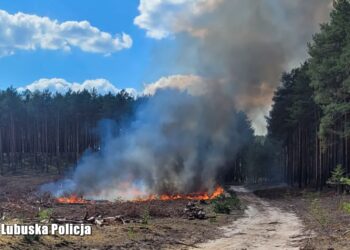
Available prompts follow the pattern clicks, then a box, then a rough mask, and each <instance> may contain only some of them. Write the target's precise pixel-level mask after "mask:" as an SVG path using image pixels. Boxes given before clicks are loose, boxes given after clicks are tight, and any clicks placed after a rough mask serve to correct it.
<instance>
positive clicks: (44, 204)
mask: <svg viewBox="0 0 350 250" xmlns="http://www.w3.org/2000/svg"><path fill="white" fill-rule="evenodd" d="M57 178H58V177H57V176H35V177H34V176H8V177H0V214H1V216H0V223H6V224H15V223H17V224H25V223H28V224H34V223H48V218H46V217H48V215H47V213H46V212H47V211H49V217H50V218H51V217H52V218H64V219H69V220H81V219H82V218H83V217H86V216H97V215H100V216H103V217H108V216H117V215H121V216H122V217H123V219H124V220H125V222H126V223H125V224H122V223H121V222H114V223H111V224H108V225H103V226H97V225H93V228H92V232H93V233H92V235H91V236H84V237H78V236H39V237H35V238H28V237H23V236H0V249H187V248H188V247H193V246H195V245H196V244H198V243H201V242H204V241H207V240H210V239H215V238H219V237H220V236H221V233H222V232H221V231H220V229H219V228H221V227H222V226H224V225H228V224H230V223H232V222H233V221H234V220H236V219H237V218H239V217H241V216H242V214H243V211H242V210H234V211H232V213H231V214H230V215H225V214H216V213H214V211H213V205H212V204H210V203H209V202H206V203H201V202H196V206H198V207H200V208H202V209H203V210H204V211H205V212H206V214H207V215H208V217H210V218H207V219H205V220H198V219H194V220H189V219H188V217H187V216H186V214H185V212H184V208H185V207H186V205H187V204H188V201H186V200H177V201H149V202H138V203H136V202H120V201H119V202H118V201H117V202H107V201H104V202H95V203H88V204H59V203H57V202H56V201H55V199H53V198H52V197H50V196H48V195H39V194H38V193H37V190H38V188H39V187H40V185H42V184H44V183H47V182H50V181H52V180H55V179H57ZM43 211H44V212H43ZM45 216H46V217H45Z"/></svg>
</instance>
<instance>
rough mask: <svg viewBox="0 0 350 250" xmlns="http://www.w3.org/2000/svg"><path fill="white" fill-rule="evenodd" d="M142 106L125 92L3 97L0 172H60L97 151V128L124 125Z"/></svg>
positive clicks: (8, 93) (14, 92)
mask: <svg viewBox="0 0 350 250" xmlns="http://www.w3.org/2000/svg"><path fill="white" fill-rule="evenodd" d="M140 102H142V99H139V100H135V99H134V98H133V97H131V96H130V95H129V94H128V93H126V92H125V91H121V92H120V93H118V94H116V95H113V94H107V95H103V96H102V95H98V94H97V93H96V92H95V91H93V92H88V91H85V90H84V91H82V92H72V91H69V92H67V93H65V94H59V93H54V94H53V93H50V92H48V91H44V92H34V93H31V92H30V91H25V92H22V93H19V92H18V91H17V90H16V89H14V88H8V89H6V90H3V91H1V92H0V110H1V111H0V171H1V173H2V174H4V173H7V172H9V173H16V172H19V171H22V172H23V170H29V171H34V170H35V171H39V172H49V171H50V170H52V169H50V167H53V168H54V169H55V170H57V171H58V172H59V173H60V172H61V171H64V169H65V168H66V167H67V166H69V165H71V164H74V163H76V162H77V160H78V159H79V158H80V156H81V154H82V153H83V152H84V151H86V150H88V149H89V150H93V151H96V150H98V147H99V143H100V137H99V135H98V132H97V129H98V126H99V124H100V122H101V121H102V120H103V119H110V120H113V121H114V122H115V123H116V124H119V125H120V126H121V124H122V123H123V122H125V121H126V120H127V119H129V118H130V117H131V115H132V113H133V109H134V108H135V107H136V106H137V105H138V104H139V103H140Z"/></svg>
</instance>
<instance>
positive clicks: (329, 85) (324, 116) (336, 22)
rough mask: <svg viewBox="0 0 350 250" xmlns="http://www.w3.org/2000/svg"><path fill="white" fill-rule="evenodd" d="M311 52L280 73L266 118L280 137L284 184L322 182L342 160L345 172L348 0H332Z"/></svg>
mask: <svg viewBox="0 0 350 250" xmlns="http://www.w3.org/2000/svg"><path fill="white" fill-rule="evenodd" d="M308 50H309V55H310V58H309V59H308V60H307V61H306V62H305V63H304V64H302V65H301V66H300V67H298V68H296V69H294V70H292V71H291V72H288V73H285V74H284V75H283V77H282V84H281V87H279V88H278V89H277V91H276V92H275V96H274V99H273V101H274V105H273V108H272V110H271V112H270V116H269V118H268V136H269V138H270V139H275V140H277V141H279V142H280V143H281V147H282V152H281V153H282V156H283V157H282V165H283V166H284V169H283V170H284V171H283V172H284V178H285V180H286V181H288V183H289V184H292V185H298V186H299V187H303V186H316V187H317V188H322V186H324V184H325V183H326V181H327V179H328V178H329V177H330V174H331V171H332V170H333V169H334V168H335V167H336V166H337V165H338V164H341V165H342V166H343V168H344V170H345V171H346V173H347V174H348V175H349V174H350V160H349V156H350V141H349V135H350V126H349V122H350V1H349V0H338V1H334V9H333V10H332V12H331V18H330V21H329V23H326V24H322V25H321V30H320V32H319V33H318V34H316V35H314V37H313V41H312V42H311V43H310V44H309V45H308Z"/></svg>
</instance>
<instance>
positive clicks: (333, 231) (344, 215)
mask: <svg viewBox="0 0 350 250" xmlns="http://www.w3.org/2000/svg"><path fill="white" fill-rule="evenodd" d="M255 194H256V195H258V196H259V197H262V198H264V199H265V200H268V201H269V203H271V204H273V205H274V206H276V207H279V208H281V209H283V210H286V211H292V212H294V213H295V214H296V215H297V216H298V217H299V218H300V219H301V220H302V221H303V223H304V227H305V228H304V234H305V236H306V238H305V239H304V240H303V241H302V242H301V244H300V245H301V249H310V250H311V249H317V250H323V249H325V250H331V249H335V250H338V249H350V209H348V211H347V209H346V205H345V204H346V203H347V202H350V195H346V194H344V195H338V194H337V193H336V192H335V191H334V190H331V189H328V190H324V191H323V192H315V191H313V190H301V189H292V188H276V189H270V190H265V191H256V192H255Z"/></svg>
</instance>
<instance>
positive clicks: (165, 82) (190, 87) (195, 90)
mask: <svg viewBox="0 0 350 250" xmlns="http://www.w3.org/2000/svg"><path fill="white" fill-rule="evenodd" d="M204 83H205V80H204V79H203V78H201V77H199V76H196V75H171V76H167V77H162V78H160V79H159V80H157V81H156V82H153V83H150V84H146V85H145V86H144V90H143V94H145V95H154V94H155V93H156V92H157V90H160V89H177V90H180V91H187V92H188V93H189V94H191V95H202V94H204V93H205V92H206V88H205V86H206V85H205V84H204Z"/></svg>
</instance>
